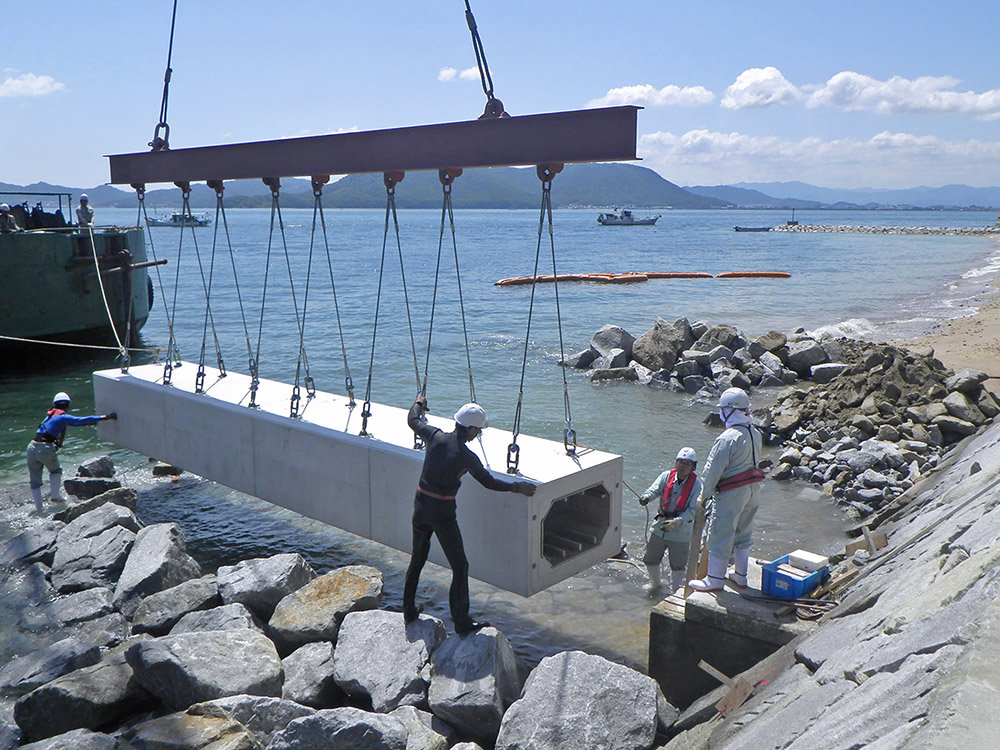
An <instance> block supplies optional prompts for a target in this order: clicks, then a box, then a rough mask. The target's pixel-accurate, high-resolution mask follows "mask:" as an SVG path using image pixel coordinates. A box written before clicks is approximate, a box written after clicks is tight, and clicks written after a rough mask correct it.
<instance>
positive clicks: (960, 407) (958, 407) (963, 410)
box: [941, 391, 986, 425]
mask: <svg viewBox="0 0 1000 750" xmlns="http://www.w3.org/2000/svg"><path fill="white" fill-rule="evenodd" d="M941 403H942V404H944V408H945V409H947V410H948V413H949V414H950V415H951V416H953V417H956V418H957V419H962V420H964V421H966V422H972V424H974V425H981V424H983V423H984V422H985V421H986V416H985V415H984V414H983V413H982V412H981V411H980V410H979V407H978V406H976V405H975V404H974V403H972V402H971V401H969V399H968V398H966V396H965V394H964V393H962V392H961V391H953V392H952V393H949V394H948V395H947V396H945V397H944V398H943V399H942V400H941Z"/></svg>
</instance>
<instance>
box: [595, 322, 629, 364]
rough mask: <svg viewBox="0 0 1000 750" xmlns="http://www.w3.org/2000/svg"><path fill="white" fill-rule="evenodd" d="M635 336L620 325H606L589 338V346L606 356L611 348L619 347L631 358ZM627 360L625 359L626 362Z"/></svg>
mask: <svg viewBox="0 0 1000 750" xmlns="http://www.w3.org/2000/svg"><path fill="white" fill-rule="evenodd" d="M634 342H635V336H633V335H632V334H631V333H629V332H628V331H626V330H625V329H624V328H622V327H620V326H613V325H606V326H603V327H602V328H600V329H599V330H598V331H597V333H595V334H594V337H593V338H592V339H591V340H590V347H591V348H592V349H593V350H594V351H596V352H597V353H598V355H600V356H602V357H603V356H607V355H608V354H610V353H611V350H612V349H621V350H622V351H624V352H625V353H626V355H627V356H628V357H629V359H631V357H632V344H633V343H634ZM627 361H628V360H626V362H627Z"/></svg>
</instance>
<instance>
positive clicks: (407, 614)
mask: <svg viewBox="0 0 1000 750" xmlns="http://www.w3.org/2000/svg"><path fill="white" fill-rule="evenodd" d="M423 611H424V605H423V604H418V605H417V606H416V607H414V608H413V609H407V608H405V607H404V608H403V622H405V623H406V624H407V625H409V624H410V623H411V622H414V621H415V620H416V619H417V618H418V617H420V613H421V612H423Z"/></svg>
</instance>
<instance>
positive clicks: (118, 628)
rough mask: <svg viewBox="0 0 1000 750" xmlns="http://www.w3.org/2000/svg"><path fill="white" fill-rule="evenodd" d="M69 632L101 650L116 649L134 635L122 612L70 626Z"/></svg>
mask: <svg viewBox="0 0 1000 750" xmlns="http://www.w3.org/2000/svg"><path fill="white" fill-rule="evenodd" d="M67 632H69V633H72V634H73V635H74V636H75V637H77V638H79V639H80V640H82V641H86V642H87V643H93V644H94V645H96V646H100V647H101V648H114V647H115V646H117V645H118V644H120V643H122V642H123V641H124V640H125V639H127V638H128V637H129V636H130V635H131V634H132V630H131V628H130V627H129V623H128V620H126V619H125V616H124V615H123V614H122V613H121V612H112V613H110V614H107V615H104V617H98V618H97V619H96V620H87V621H85V622H81V623H78V624H76V625H72V626H69V627H67Z"/></svg>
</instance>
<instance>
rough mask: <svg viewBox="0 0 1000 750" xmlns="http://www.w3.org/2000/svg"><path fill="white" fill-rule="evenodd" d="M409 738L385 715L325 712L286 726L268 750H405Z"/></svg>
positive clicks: (349, 710) (357, 710)
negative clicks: (321, 749) (320, 749)
mask: <svg viewBox="0 0 1000 750" xmlns="http://www.w3.org/2000/svg"><path fill="white" fill-rule="evenodd" d="M408 734H409V733H408V732H407V730H406V727H405V726H404V725H403V722H401V721H400V720H399V719H397V718H395V717H392V716H387V715H386V714H375V713H370V712H368V711H362V710H361V709H360V708H328V709H326V710H323V711H317V712H316V713H314V714H312V715H311V716H305V717H303V718H301V719H295V720H294V721H292V722H289V724H288V726H287V727H285V729H284V730H283V731H281V732H278V734H277V735H275V737H274V739H273V740H271V744H270V745H268V750H319V748H323V750H406V749H407V737H408Z"/></svg>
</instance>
